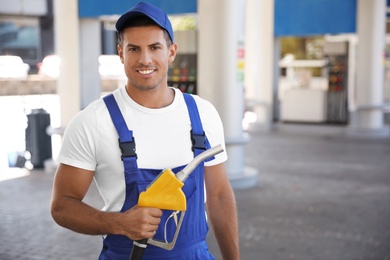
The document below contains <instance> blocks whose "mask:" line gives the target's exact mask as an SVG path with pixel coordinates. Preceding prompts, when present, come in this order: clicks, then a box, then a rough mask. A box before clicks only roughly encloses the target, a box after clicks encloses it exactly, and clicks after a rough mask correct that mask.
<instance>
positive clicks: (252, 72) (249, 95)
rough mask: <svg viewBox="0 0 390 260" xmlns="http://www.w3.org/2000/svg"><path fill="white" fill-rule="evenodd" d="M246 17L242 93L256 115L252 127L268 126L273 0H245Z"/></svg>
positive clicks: (269, 127) (270, 112)
mask: <svg viewBox="0 0 390 260" xmlns="http://www.w3.org/2000/svg"><path fill="white" fill-rule="evenodd" d="M245 17H246V20H245V94H246V95H245V97H246V99H247V100H248V101H249V104H252V110H253V112H255V113H256V115H257V123H254V127H261V128H265V130H270V129H271V127H272V118H273V116H272V111H273V92H274V91H273V78H274V72H273V71H274V69H273V68H274V0H267V1H259V0H246V15H245Z"/></svg>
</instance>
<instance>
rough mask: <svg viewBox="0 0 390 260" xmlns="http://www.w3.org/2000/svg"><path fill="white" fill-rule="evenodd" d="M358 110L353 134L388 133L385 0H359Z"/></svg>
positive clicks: (352, 114) (355, 115) (352, 115)
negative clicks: (385, 88) (385, 95)
mask: <svg viewBox="0 0 390 260" xmlns="http://www.w3.org/2000/svg"><path fill="white" fill-rule="evenodd" d="M357 3H358V5H357V34H358V45H357V66H356V68H357V71H356V92H355V95H356V96H355V101H356V111H355V112H353V113H351V122H350V128H349V129H348V130H349V131H348V132H349V133H350V134H362V135H371V136H382V135H386V136H387V135H389V131H388V129H387V128H385V126H384V118H383V111H382V109H381V108H382V106H383V86H384V58H383V51H384V47H385V33H386V29H385V25H386V0H371V1H367V0H358V2H357Z"/></svg>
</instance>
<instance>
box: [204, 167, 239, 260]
mask: <svg viewBox="0 0 390 260" xmlns="http://www.w3.org/2000/svg"><path fill="white" fill-rule="evenodd" d="M204 178H205V183H206V194H207V200H206V205H207V213H208V216H209V219H210V223H211V226H212V228H213V230H214V234H215V237H216V239H217V241H218V245H219V248H220V251H221V254H222V257H223V259H232V260H238V259H240V251H239V237H238V221H237V207H236V200H235V197H234V193H233V189H232V187H231V186H230V183H229V180H228V178H227V175H226V170H225V165H224V164H223V163H221V164H218V165H215V166H210V167H205V177H204Z"/></svg>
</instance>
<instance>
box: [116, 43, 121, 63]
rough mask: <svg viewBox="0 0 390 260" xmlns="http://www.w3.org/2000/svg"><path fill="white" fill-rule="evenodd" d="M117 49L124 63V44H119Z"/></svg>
mask: <svg viewBox="0 0 390 260" xmlns="http://www.w3.org/2000/svg"><path fill="white" fill-rule="evenodd" d="M116 49H117V51H118V55H119V58H120V59H121V62H122V63H123V49H122V44H119V43H118V45H117V46H116Z"/></svg>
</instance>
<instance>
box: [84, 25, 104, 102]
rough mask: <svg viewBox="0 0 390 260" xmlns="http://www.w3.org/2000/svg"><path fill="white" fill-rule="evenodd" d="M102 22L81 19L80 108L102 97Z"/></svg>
mask: <svg viewBox="0 0 390 260" xmlns="http://www.w3.org/2000/svg"><path fill="white" fill-rule="evenodd" d="M101 34H102V33H101V24H100V21H99V20H98V19H96V18H95V19H80V46H81V52H80V64H81V68H80V69H81V75H80V80H81V81H80V83H81V85H80V106H81V107H80V108H81V109H84V108H85V107H86V106H88V104H89V103H91V102H92V101H94V100H96V99H98V98H100V95H101V93H102V83H101V80H100V74H99V55H100V54H101V53H102V50H101V44H100V42H101Z"/></svg>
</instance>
